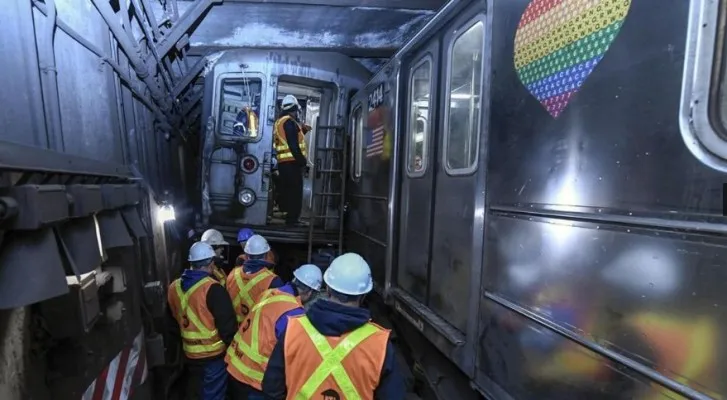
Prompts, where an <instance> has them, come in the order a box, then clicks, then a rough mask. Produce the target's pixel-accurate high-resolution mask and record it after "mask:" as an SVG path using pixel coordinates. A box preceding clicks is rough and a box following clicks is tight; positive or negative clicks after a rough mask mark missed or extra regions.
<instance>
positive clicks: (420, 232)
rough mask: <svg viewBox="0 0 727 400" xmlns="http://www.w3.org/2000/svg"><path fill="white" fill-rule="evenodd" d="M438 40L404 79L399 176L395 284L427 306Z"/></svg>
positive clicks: (422, 53)
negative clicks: (405, 86)
mask: <svg viewBox="0 0 727 400" xmlns="http://www.w3.org/2000/svg"><path fill="white" fill-rule="evenodd" d="M438 54H439V42H438V41H433V42H432V43H431V44H429V45H428V46H427V47H426V48H424V49H423V50H422V51H421V52H419V53H418V54H417V55H415V56H414V57H412V62H411V63H410V64H409V65H410V68H409V69H408V71H407V72H406V73H404V74H403V76H404V77H405V79H406V82H407V95H406V96H405V98H406V104H407V106H408V109H407V110H406V111H404V112H405V113H406V114H405V115H406V119H405V123H404V132H406V135H405V139H404V146H403V147H404V149H403V151H404V153H403V158H402V163H403V166H402V169H401V171H402V178H401V183H402V186H401V214H400V215H401V216H400V225H399V226H401V234H400V235H399V238H400V239H399V260H398V268H397V276H396V279H397V282H398V285H399V287H400V288H401V289H403V290H405V291H407V292H408V293H409V294H410V295H412V296H413V297H414V298H415V299H417V300H418V301H420V302H422V303H423V304H427V298H428V295H429V282H430V281H429V265H430V252H429V246H430V242H431V230H432V209H433V208H432V206H433V203H434V197H433V193H434V171H435V170H436V163H434V162H432V161H433V160H435V157H434V146H433V145H432V141H433V138H432V136H433V135H431V133H432V132H433V131H434V127H435V126H436V112H435V104H434V99H436V98H437V96H436V94H435V90H436V87H437V86H436V82H437V79H436V71H438V70H439V60H438Z"/></svg>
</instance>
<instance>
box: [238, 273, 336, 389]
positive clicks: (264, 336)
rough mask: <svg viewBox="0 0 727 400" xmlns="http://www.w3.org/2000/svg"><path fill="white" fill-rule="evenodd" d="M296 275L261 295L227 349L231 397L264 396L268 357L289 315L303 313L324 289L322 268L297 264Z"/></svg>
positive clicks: (285, 325) (286, 323)
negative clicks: (263, 381)
mask: <svg viewBox="0 0 727 400" xmlns="http://www.w3.org/2000/svg"><path fill="white" fill-rule="evenodd" d="M293 277H294V278H293V280H292V282H289V283H287V284H286V285H284V286H282V287H280V288H277V289H269V290H266V291H265V292H264V293H263V294H262V295H261V296H260V300H259V301H258V303H257V304H255V306H254V307H253V309H252V311H251V312H250V314H249V315H248V316H247V318H246V319H245V321H244V322H243V323H242V324H241V325H240V329H239V330H238V332H237V334H235V338H234V339H233V340H232V344H231V345H230V347H229V348H228V349H227V355H226V356H225V362H227V372H228V373H229V374H230V377H231V378H232V379H230V395H231V398H232V400H238V399H239V400H245V399H250V400H258V399H260V400H264V399H265V396H264V394H263V393H262V392H261V390H262V379H263V375H264V374H265V369H266V367H267V359H268V357H270V353H271V352H272V351H273V347H275V343H277V341H278V338H279V337H280V335H281V334H282V333H283V332H284V331H285V328H286V327H287V325H288V317H292V316H296V315H301V314H304V313H305V311H304V308H303V306H304V305H305V304H307V303H308V302H309V301H310V300H312V299H314V298H315V294H316V293H317V292H318V291H319V290H320V289H321V283H322V281H323V276H322V274H321V269H320V268H318V267H317V266H315V265H313V264H305V265H302V266H300V267H298V268H297V269H296V270H295V271H293Z"/></svg>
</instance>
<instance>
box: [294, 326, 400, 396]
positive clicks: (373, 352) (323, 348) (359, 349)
mask: <svg viewBox="0 0 727 400" xmlns="http://www.w3.org/2000/svg"><path fill="white" fill-rule="evenodd" d="M388 340H389V330H388V329H384V328H382V327H380V326H379V325H376V324H374V323H372V322H368V323H366V324H364V325H362V326H361V327H359V328H357V329H356V330H354V331H351V332H348V333H346V334H345V335H343V336H340V337H330V336H323V335H322V334H321V333H320V332H318V331H317V330H316V328H314V327H313V325H312V324H311V322H310V320H309V319H308V317H306V316H305V315H301V316H296V317H291V318H290V319H288V327H287V329H286V331H285V344H284V349H285V351H284V353H285V385H286V386H287V388H288V396H287V397H286V399H288V400H293V399H295V400H298V399H313V398H327V397H329V396H330V397H333V398H337V399H348V400H351V399H361V400H373V398H374V391H375V390H376V388H377V387H378V386H379V378H380V376H381V369H382V368H383V365H384V359H385V358H386V344H387V342H388Z"/></svg>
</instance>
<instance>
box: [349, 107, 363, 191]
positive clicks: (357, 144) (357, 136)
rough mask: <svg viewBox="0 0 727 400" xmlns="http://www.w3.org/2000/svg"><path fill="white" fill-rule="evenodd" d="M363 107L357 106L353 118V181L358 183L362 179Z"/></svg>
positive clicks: (351, 164) (351, 165)
mask: <svg viewBox="0 0 727 400" xmlns="http://www.w3.org/2000/svg"><path fill="white" fill-rule="evenodd" d="M361 113H362V111H361V106H360V105H359V106H357V107H356V108H355V109H354V110H353V114H352V115H353V117H352V118H351V132H352V133H353V134H352V138H351V139H352V140H351V163H350V168H351V179H353V180H354V181H357V180H358V179H359V178H360V177H361V162H362V161H363V159H362V157H361V154H362V153H361V151H362V149H361V147H362V145H363V142H362V138H363V117H362V114H361Z"/></svg>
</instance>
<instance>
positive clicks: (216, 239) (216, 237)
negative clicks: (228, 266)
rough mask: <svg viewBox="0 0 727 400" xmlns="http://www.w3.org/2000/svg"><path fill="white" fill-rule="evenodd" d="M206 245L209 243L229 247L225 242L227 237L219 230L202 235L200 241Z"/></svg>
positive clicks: (208, 230)
mask: <svg viewBox="0 0 727 400" xmlns="http://www.w3.org/2000/svg"><path fill="white" fill-rule="evenodd" d="M200 241H202V242H205V243H209V244H211V245H212V246H223V245H225V246H226V245H229V243H227V242H226V241H225V237H224V236H222V233H221V232H220V231H218V230H217V229H207V230H206V231H204V233H203V234H202V239H201V240H200Z"/></svg>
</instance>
